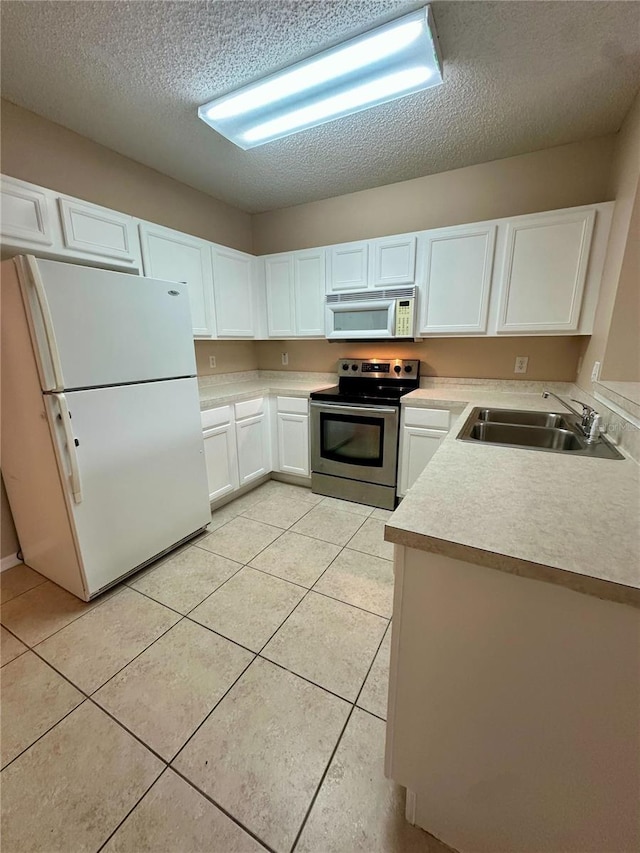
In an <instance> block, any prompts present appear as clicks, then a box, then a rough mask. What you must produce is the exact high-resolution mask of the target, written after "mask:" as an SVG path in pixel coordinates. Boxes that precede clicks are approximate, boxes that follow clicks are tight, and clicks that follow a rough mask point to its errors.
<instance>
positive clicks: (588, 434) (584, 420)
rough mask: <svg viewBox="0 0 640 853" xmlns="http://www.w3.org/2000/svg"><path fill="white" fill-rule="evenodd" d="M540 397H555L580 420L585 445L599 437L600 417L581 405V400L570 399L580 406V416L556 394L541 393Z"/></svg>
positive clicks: (550, 392)
mask: <svg viewBox="0 0 640 853" xmlns="http://www.w3.org/2000/svg"><path fill="white" fill-rule="evenodd" d="M542 396H543V397H544V399H545V400H546V399H547V398H548V397H555V399H556V400H557V401H558V402H559V403H562V405H563V406H564V407H565V408H566V409H569V411H570V412H571V413H572V414H573V415H575V416H576V417H577V418H579V419H580V429H581V430H582V434H583V435H584V436H585V438H586V439H587V444H592V443H593V442H594V441H597V440H598V438H599V437H600V429H601V423H602V416H601V415H600V414H599V413H598V412H596V410H595V409H593V408H592V407H591V406H588V405H587V404H586V403H583V402H582V400H574V399H573V397H572V398H571V402H572V403H578V405H579V406H582V414H580V412H577V411H576V410H575V409H574V408H573V406H572V405H570V404H569V403H567V402H566V401H565V400H563V399H562V398H561V397H558V395H557V394H554V393H553V391H547V390H545V391H543V392H542Z"/></svg>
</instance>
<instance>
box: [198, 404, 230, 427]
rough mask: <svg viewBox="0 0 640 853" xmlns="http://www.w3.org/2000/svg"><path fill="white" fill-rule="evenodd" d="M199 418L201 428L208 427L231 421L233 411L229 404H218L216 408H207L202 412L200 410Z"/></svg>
mask: <svg viewBox="0 0 640 853" xmlns="http://www.w3.org/2000/svg"><path fill="white" fill-rule="evenodd" d="M200 418H201V420H202V429H209V427H215V426H222V425H223V424H228V423H231V421H232V420H233V413H232V411H231V406H219V407H218V408H216V409H207V410H206V411H204V412H200Z"/></svg>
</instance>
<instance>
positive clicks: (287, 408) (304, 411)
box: [278, 397, 309, 415]
mask: <svg viewBox="0 0 640 853" xmlns="http://www.w3.org/2000/svg"><path fill="white" fill-rule="evenodd" d="M278 411H279V412H291V414H293V415H308V414H309V401H308V400H307V398H306V397H278Z"/></svg>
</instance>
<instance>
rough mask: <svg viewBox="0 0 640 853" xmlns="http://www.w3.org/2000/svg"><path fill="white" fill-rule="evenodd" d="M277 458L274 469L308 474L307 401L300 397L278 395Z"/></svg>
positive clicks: (304, 475)
mask: <svg viewBox="0 0 640 853" xmlns="http://www.w3.org/2000/svg"><path fill="white" fill-rule="evenodd" d="M276 431H277V441H278V459H277V462H276V466H277V468H276V470H278V471H281V472H282V473H284V474H298V475H299V476H301V477H308V476H309V402H308V400H306V399H304V398H302V397H278V399H277V411H276Z"/></svg>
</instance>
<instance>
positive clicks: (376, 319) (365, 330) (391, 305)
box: [325, 299, 396, 341]
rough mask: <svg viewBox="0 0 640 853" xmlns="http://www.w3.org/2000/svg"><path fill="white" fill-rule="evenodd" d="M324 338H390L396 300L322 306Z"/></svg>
mask: <svg viewBox="0 0 640 853" xmlns="http://www.w3.org/2000/svg"><path fill="white" fill-rule="evenodd" d="M325 319H326V335H327V338H329V339H330V340H336V341H337V340H354V339H357V338H366V339H370V338H393V337H395V327H396V300H395V299H375V300H369V301H363V302H335V303H329V302H327V303H326V318H325Z"/></svg>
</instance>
